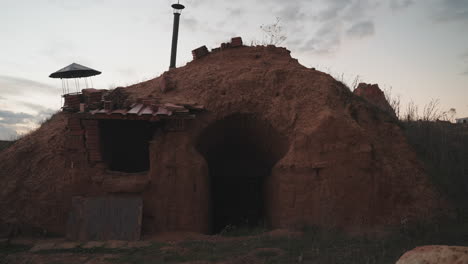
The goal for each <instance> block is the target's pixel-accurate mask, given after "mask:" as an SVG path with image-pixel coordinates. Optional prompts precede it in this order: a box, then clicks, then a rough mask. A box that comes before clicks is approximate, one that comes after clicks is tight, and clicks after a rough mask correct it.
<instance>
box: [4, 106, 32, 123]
mask: <svg viewBox="0 0 468 264" xmlns="http://www.w3.org/2000/svg"><path fill="white" fill-rule="evenodd" d="M33 119H34V116H33V115H30V114H26V113H15V112H10V111H2V110H0V123H1V124H7V125H13V124H22V123H28V122H30V121H31V120H33Z"/></svg>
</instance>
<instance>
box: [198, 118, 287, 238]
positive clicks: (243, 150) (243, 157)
mask: <svg viewBox="0 0 468 264" xmlns="http://www.w3.org/2000/svg"><path fill="white" fill-rule="evenodd" d="M285 143H286V141H285V139H284V138H283V137H282V136H281V135H280V134H279V133H278V132H276V130H274V129H273V128H272V127H271V125H269V124H268V123H267V122H265V121H263V120H259V119H257V118H255V116H253V115H248V114H235V115H232V116H229V117H227V118H225V119H223V120H220V121H217V122H215V123H214V124H212V125H211V126H209V127H208V128H207V129H206V130H205V131H204V133H203V134H202V136H201V137H200V140H199V144H198V150H199V151H200V152H201V153H202V154H203V155H204V157H205V159H206V161H207V163H208V167H209V174H210V188H211V215H212V228H211V229H212V232H213V233H219V232H221V231H222V230H223V229H226V228H239V227H241V228H254V227H258V226H265V225H266V224H267V222H268V221H267V219H265V215H266V212H265V210H266V205H265V204H266V201H265V199H266V198H265V182H266V180H267V178H268V177H269V176H270V174H271V170H272V168H273V166H274V165H275V164H276V162H277V161H278V160H279V159H280V158H281V157H282V156H283V155H284V153H285V151H286V146H287V144H285Z"/></svg>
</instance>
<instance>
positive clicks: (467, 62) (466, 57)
mask: <svg viewBox="0 0 468 264" xmlns="http://www.w3.org/2000/svg"><path fill="white" fill-rule="evenodd" d="M460 58H461V60H462V62H464V63H465V67H466V69H467V70H466V71H464V72H462V73H461V74H462V75H468V51H467V52H465V53H463V54H461V55H460Z"/></svg>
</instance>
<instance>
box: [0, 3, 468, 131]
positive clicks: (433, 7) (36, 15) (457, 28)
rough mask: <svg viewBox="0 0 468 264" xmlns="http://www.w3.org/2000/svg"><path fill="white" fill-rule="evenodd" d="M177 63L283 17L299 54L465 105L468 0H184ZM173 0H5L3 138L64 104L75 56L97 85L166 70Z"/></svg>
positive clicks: (257, 37) (322, 65) (409, 93)
mask: <svg viewBox="0 0 468 264" xmlns="http://www.w3.org/2000/svg"><path fill="white" fill-rule="evenodd" d="M181 3H182V4H184V5H186V7H187V8H186V9H185V10H184V12H183V14H182V17H181V28H180V37H179V54H178V66H183V65H185V63H187V62H188V61H190V60H191V50H192V49H194V48H197V47H199V46H202V45H207V46H208V48H213V47H216V46H219V44H220V43H221V42H224V41H227V40H229V39H230V38H231V37H233V36H242V37H243V39H244V42H245V43H247V44H251V43H261V42H263V41H264V40H265V39H264V36H263V34H262V31H261V30H260V26H261V25H268V24H272V23H274V22H275V21H276V18H277V17H279V18H280V19H281V25H282V29H283V32H284V34H285V35H286V37H287V40H286V41H285V42H283V43H282V46H286V47H287V48H288V49H290V50H291V51H292V55H293V57H295V58H297V59H299V62H300V63H301V64H303V65H305V66H308V67H316V68H317V69H319V70H322V71H325V72H328V73H330V74H332V75H334V76H337V77H338V78H340V79H343V80H344V81H345V82H348V83H352V81H353V79H354V78H355V77H356V76H359V77H360V80H362V81H364V82H369V83H378V84H380V86H381V87H382V88H386V89H390V88H391V89H392V93H393V94H394V95H400V96H401V98H402V100H403V103H407V102H409V101H410V100H412V101H414V102H415V103H416V104H417V105H419V106H420V108H422V107H423V106H424V105H425V104H426V103H428V102H429V101H430V100H431V99H439V100H440V105H441V108H442V109H443V110H448V109H449V108H455V109H456V111H457V117H465V116H468V100H467V99H468V96H467V95H468V0H295V1H294V0H291V1H283V0H257V1H251V0H236V1H219V0H181ZM171 4H172V1H169V0H133V1H128V0H125V1H124V0H81V1H71V0H0V47H1V48H0V62H1V63H0V139H11V138H13V137H15V135H16V134H17V133H24V132H26V131H28V130H29V129H31V128H33V127H35V124H37V123H38V122H39V121H41V120H43V119H44V118H46V117H47V116H49V115H50V114H52V113H53V112H55V111H57V110H58V109H59V108H60V104H61V97H60V95H61V82H60V80H56V79H50V78H48V76H49V74H50V73H52V72H54V71H56V70H58V69H60V68H62V67H64V66H66V65H68V64H70V63H72V62H76V63H80V64H83V65H86V66H89V67H91V68H94V69H97V70H100V71H102V72H103V74H102V75H100V76H97V77H95V78H93V84H94V86H95V88H112V87H116V86H125V85H130V84H133V83H136V82H140V81H143V80H147V79H150V78H154V77H156V76H158V75H160V74H161V73H163V72H164V71H165V70H166V69H167V67H168V65H169V58H170V54H169V53H170V45H171V43H170V42H171V34H172V32H171V31H172V9H171V7H170V5H171Z"/></svg>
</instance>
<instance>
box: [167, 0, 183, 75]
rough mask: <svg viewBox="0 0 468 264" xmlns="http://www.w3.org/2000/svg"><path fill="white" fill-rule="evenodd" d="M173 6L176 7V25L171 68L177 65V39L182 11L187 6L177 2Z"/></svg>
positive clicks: (173, 30)
mask: <svg viewBox="0 0 468 264" xmlns="http://www.w3.org/2000/svg"><path fill="white" fill-rule="evenodd" d="M172 8H174V27H173V29H172V48H171V64H170V65H169V69H171V68H175V66H176V57H177V41H178V39H179V21H180V14H181V12H182V9H184V8H185V6H183V5H181V4H179V3H177V4H173V5H172Z"/></svg>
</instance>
